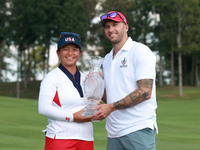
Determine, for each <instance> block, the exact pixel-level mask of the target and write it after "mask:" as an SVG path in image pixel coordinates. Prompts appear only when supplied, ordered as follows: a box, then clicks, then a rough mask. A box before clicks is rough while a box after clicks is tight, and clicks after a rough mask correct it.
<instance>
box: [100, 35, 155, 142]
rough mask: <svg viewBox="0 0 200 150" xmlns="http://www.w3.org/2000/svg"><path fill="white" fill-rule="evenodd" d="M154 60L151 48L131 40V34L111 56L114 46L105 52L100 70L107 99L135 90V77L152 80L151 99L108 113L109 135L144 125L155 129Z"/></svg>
mask: <svg viewBox="0 0 200 150" xmlns="http://www.w3.org/2000/svg"><path fill="white" fill-rule="evenodd" d="M155 64H156V59H155V56H154V54H153V53H152V51H151V50H150V49H149V48H148V47H147V46H145V45H143V44H141V43H138V42H135V41H132V39H131V38H130V37H129V38H128V40H127V41H126V43H125V44H124V46H123V47H122V49H121V50H120V51H119V52H118V53H117V54H116V56H115V58H114V59H113V50H111V52H110V53H109V54H107V55H106V56H105V61H104V63H103V72H104V81H105V88H106V95H107V103H113V102H116V101H119V100H121V99H122V98H124V97H126V96H127V95H128V94H130V93H131V92H133V91H135V90H136V89H137V88H138V87H137V83H136V82H137V81H138V80H141V79H153V80H154V83H153V89H152V95H151V99H149V100H146V101H144V102H142V103H140V104H138V105H136V106H133V107H130V108H126V109H121V110H116V111H114V112H112V113H111V114H110V115H109V116H108V117H107V123H106V129H107V134H108V137H111V138H114V137H121V136H124V135H126V134H128V133H131V132H134V131H137V130H140V129H143V128H146V127H149V128H151V129H154V127H155V128H156V129H157V123H156V113H155V111H156V108H157V103H156V92H155V75H156V72H155Z"/></svg>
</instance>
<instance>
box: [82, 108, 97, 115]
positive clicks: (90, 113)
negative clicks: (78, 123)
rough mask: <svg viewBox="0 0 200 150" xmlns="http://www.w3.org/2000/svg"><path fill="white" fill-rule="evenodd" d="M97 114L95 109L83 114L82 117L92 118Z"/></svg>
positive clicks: (87, 110)
mask: <svg viewBox="0 0 200 150" xmlns="http://www.w3.org/2000/svg"><path fill="white" fill-rule="evenodd" d="M96 112H97V110H94V109H86V110H85V111H84V112H82V114H81V115H82V116H84V117H91V116H92V115H94V114H95V113H96Z"/></svg>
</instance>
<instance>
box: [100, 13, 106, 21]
mask: <svg viewBox="0 0 200 150" xmlns="http://www.w3.org/2000/svg"><path fill="white" fill-rule="evenodd" d="M107 17H108V15H107V14H106V15H103V16H101V17H100V19H101V20H103V19H105V18H107Z"/></svg>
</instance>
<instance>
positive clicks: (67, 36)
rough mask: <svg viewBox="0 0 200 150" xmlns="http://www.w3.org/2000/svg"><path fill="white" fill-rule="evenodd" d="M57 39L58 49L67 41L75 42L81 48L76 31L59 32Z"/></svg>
mask: <svg viewBox="0 0 200 150" xmlns="http://www.w3.org/2000/svg"><path fill="white" fill-rule="evenodd" d="M59 39H60V40H59V41H58V45H57V48H58V49H60V48H61V47H63V46H64V45H66V44H69V43H72V44H76V45H77V46H78V47H79V48H80V49H81V41H80V35H79V34H77V33H71V32H61V34H60V38H59Z"/></svg>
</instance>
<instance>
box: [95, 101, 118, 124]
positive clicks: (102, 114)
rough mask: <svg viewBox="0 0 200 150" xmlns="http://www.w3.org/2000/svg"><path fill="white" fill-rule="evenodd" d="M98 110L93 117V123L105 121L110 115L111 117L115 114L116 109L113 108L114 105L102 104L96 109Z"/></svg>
mask: <svg viewBox="0 0 200 150" xmlns="http://www.w3.org/2000/svg"><path fill="white" fill-rule="evenodd" d="M95 109H96V110H98V111H97V112H96V113H95V114H94V115H92V121H95V120H100V121H101V120H103V119H105V118H106V117H107V116H108V115H110V113H111V112H113V111H114V110H115V109H114V108H113V104H102V105H98V106H97V107H96V108H95Z"/></svg>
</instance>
